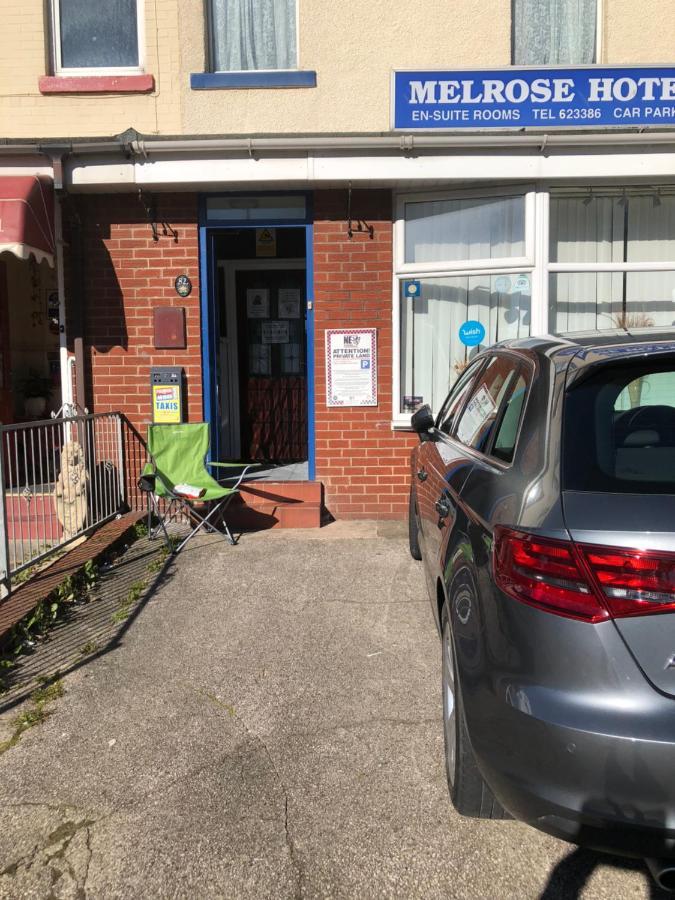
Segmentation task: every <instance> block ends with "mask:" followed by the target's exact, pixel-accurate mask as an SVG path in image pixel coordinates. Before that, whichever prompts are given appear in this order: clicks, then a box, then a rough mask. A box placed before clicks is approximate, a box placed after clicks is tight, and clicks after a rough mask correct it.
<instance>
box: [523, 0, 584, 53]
mask: <svg viewBox="0 0 675 900" xmlns="http://www.w3.org/2000/svg"><path fill="white" fill-rule="evenodd" d="M595 25H596V0H513V62H514V63H515V64H516V65H517V66H564V65H570V66H578V65H583V64H585V63H593V62H595Z"/></svg>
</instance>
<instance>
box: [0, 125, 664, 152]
mask: <svg viewBox="0 0 675 900" xmlns="http://www.w3.org/2000/svg"><path fill="white" fill-rule="evenodd" d="M132 133H133V132H132ZM52 146H53V145H50V144H48V143H47V142H27V143H16V144H7V143H5V144H0V156H22V155H26V154H32V155H35V154H39V155H44V154H48V153H49V151H50V149H51V147H52ZM633 146H636V147H640V148H645V147H647V146H673V147H675V131H641V132H622V133H620V134H616V133H612V132H600V133H597V132H594V133H579V132H577V133H575V134H567V133H561V132H545V133H532V132H524V133H523V132H520V133H517V134H513V133H509V134H504V133H502V134H487V133H480V134H478V133H473V134H470V135H457V134H443V135H437V134H433V135H430V134H387V135H381V136H359V135H354V136H353V137H352V136H347V135H343V136H327V137H321V136H316V137H292V136H288V137H285V136H279V137H240V138H222V137H218V138H169V139H163V138H154V137H152V138H149V139H148V138H145V137H143V136H142V135H137V136H135V137H134V138H133V139H131V140H129V141H125V140H124V135H122V136H120V139H118V140H104V141H72V142H70V143H69V144H65V145H64V144H61V143H59V149H61V150H62V151H65V154H67V155H69V156H80V155H85V154H86V155H106V154H123V155H125V156H128V157H129V156H130V157H147V156H149V155H150V154H151V153H152V154H163V153H172V154H177V153H181V154H182V153H187V154H189V153H207V152H241V153H247V154H249V155H254V154H256V153H264V152H294V151H301V152H311V151H327V150H335V151H343V152H349V151H352V150H386V151H392V152H393V151H396V150H398V151H399V152H401V153H405V154H411V153H414V152H415V151H417V150H425V149H438V150H454V149H458V150H471V149H475V150H488V149H493V148H494V149H498V148H506V147H507V148H514V149H518V148H521V147H522V148H534V149H538V150H539V151H540V152H545V151H546V150H548V149H549V148H557V147H560V148H570V147H579V148H583V147H589V148H592V147H633Z"/></svg>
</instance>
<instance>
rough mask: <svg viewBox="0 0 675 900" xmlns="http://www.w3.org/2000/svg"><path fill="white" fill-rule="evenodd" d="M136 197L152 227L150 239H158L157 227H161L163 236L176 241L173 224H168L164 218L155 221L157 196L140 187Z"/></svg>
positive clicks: (175, 242) (176, 233)
mask: <svg viewBox="0 0 675 900" xmlns="http://www.w3.org/2000/svg"><path fill="white" fill-rule="evenodd" d="M138 199H139V201H140V202H141V204H142V206H143V209H144V210H145V215H146V216H147V219H148V224H149V225H150V227H151V228H152V239H153V241H158V240H159V236H160V235H159V227H158V225H159V226H160V227H161V229H162V235H163V236H164V237H169V235H171V237H172V238H173V242H174V244H177V243H178V232H177V231H176V229H175V228H173V226H171V225H169V223H168V222H167V221H166V220H162V221H161V222H159V223H158V222H157V198H156V197H155V196H154V194H147V193H146V192H145V191H143V190H142V189H141V188H139V191H138Z"/></svg>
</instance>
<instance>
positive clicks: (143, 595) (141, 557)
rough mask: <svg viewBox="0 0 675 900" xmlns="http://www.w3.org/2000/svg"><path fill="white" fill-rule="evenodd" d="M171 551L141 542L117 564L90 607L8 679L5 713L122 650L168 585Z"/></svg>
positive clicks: (52, 633) (105, 571)
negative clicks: (52, 683) (45, 685)
mask: <svg viewBox="0 0 675 900" xmlns="http://www.w3.org/2000/svg"><path fill="white" fill-rule="evenodd" d="M169 561H170V558H167V556H166V552H165V545H164V544H163V542H160V541H150V540H148V538H147V537H144V538H140V539H138V540H136V541H134V543H132V544H131V546H129V547H127V548H126V549H125V550H124V551H123V552H122V554H121V555H119V556H118V557H117V558H116V559H115V560H114V561H113V562H111V563H109V564H107V565H106V564H104V565H103V567H102V570H101V577H100V579H99V580H98V581H97V582H96V585H95V586H94V588H93V589H92V591H91V594H90V596H89V597H88V598H87V599H86V600H84V601H78V602H76V603H75V604H74V605H73V606H72V607H71V609H70V610H69V611H68V612H67V614H66V615H65V616H64V617H63V618H62V619H60V620H59V621H58V622H57V623H55V624H54V626H53V627H52V628H51V629H50V630H49V632H48V634H47V635H46V636H45V637H43V638H40V639H37V640H36V641H35V644H34V646H33V649H32V652H30V653H24V654H22V655H21V656H18V657H17V660H16V663H15V664H14V666H13V668H12V669H10V670H9V672H8V673H7V674H6V675H5V676H4V681H5V686H6V690H5V692H4V693H3V694H2V695H0V713H2V712H5V711H6V710H8V709H11V708H12V707H13V706H16V705H17V704H18V703H21V702H22V701H23V700H25V699H26V698H27V697H28V696H30V694H31V692H32V691H33V690H35V688H36V687H37V686H38V685H39V684H41V683H44V682H45V681H49V680H51V679H53V678H56V677H60V676H62V675H66V674H67V673H68V672H73V671H74V670H75V669H78V668H80V667H81V666H83V665H86V664H87V663H89V662H91V660H92V659H96V658H98V657H99V656H103V655H105V654H106V653H108V652H109V651H110V650H112V649H114V648H115V647H117V646H119V644H120V642H121V640H122V638H123V637H124V634H125V633H126V632H127V631H128V629H129V628H130V627H131V625H132V624H133V622H134V620H135V619H136V617H137V616H138V615H139V613H140V612H141V610H142V609H143V607H144V606H145V604H146V603H147V602H148V600H150V599H151V597H152V596H153V595H154V593H155V592H156V591H157V590H158V589H159V587H160V586H161V585H163V584H166V582H167V580H169V579H170V578H171V574H170V573H169V572H168V562H169Z"/></svg>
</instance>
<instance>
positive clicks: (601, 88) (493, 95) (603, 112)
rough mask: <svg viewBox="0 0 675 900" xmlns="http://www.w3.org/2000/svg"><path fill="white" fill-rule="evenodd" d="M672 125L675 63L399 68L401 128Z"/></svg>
mask: <svg viewBox="0 0 675 900" xmlns="http://www.w3.org/2000/svg"><path fill="white" fill-rule="evenodd" d="M617 125H618V126H623V127H624V128H625V127H629V126H632V127H636V126H639V127H644V126H673V125H675V67H670V68H663V67H658V68H657V67H649V66H648V67H645V66H640V67H629V68H626V67H621V68H618V67H617V68H613V67H612V68H607V67H604V66H603V67H599V66H592V67H589V68H571V69H559V68H553V69H551V68H547V69H533V68H526V69H516V68H508V69H474V70H468V69H460V70H454V71H414V72H411V71H400V72H394V73H393V77H392V127H393V128H394V129H395V130H403V131H417V130H419V131H425V130H439V129H443V130H448V129H477V128H502V129H503V128H513V129H515V128H546V129H548V128H580V127H589V126H590V127H595V128H607V127H608V126H617Z"/></svg>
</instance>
